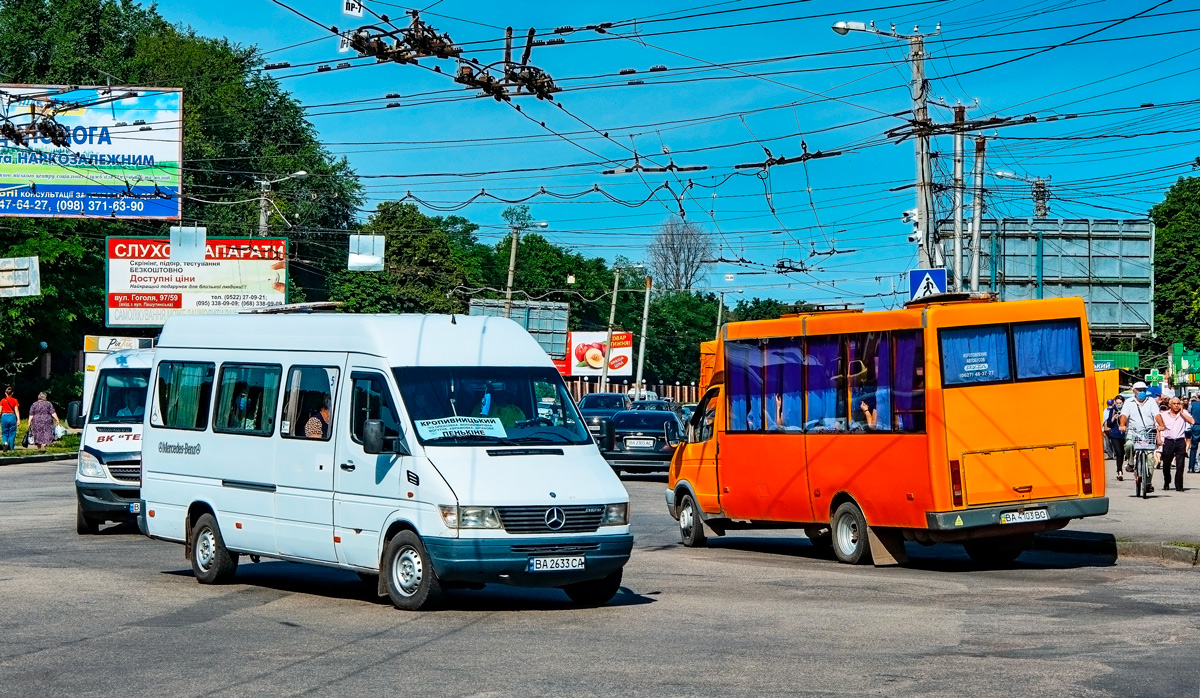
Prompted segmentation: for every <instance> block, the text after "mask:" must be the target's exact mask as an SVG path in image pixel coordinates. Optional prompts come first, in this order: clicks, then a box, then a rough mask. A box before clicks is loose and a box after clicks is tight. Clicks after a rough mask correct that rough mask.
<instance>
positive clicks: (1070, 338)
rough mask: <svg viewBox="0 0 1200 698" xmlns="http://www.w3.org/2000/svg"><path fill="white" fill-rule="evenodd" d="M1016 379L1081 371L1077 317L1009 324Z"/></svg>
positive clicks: (1078, 374)
mask: <svg viewBox="0 0 1200 698" xmlns="http://www.w3.org/2000/svg"><path fill="white" fill-rule="evenodd" d="M1012 334H1013V355H1014V358H1015V359H1016V366H1017V380H1026V379H1031V378H1059V377H1064V376H1081V375H1083V343H1082V342H1081V341H1080V336H1079V334H1080V333H1079V321H1078V320H1074V319H1072V320H1051V321H1049V322H1023V323H1020V324H1017V325H1013V328H1012Z"/></svg>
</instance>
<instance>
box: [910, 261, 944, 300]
mask: <svg viewBox="0 0 1200 698" xmlns="http://www.w3.org/2000/svg"><path fill="white" fill-rule="evenodd" d="M945 292H946V270H945V269H913V270H911V271H909V272H908V299H909V300H910V301H915V300H917V299H918V298H924V297H926V296H934V295H937V294H939V293H945Z"/></svg>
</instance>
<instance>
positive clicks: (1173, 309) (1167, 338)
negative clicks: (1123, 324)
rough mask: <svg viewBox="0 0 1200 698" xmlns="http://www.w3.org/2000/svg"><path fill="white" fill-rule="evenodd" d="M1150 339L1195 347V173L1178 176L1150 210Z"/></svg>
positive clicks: (1198, 238)
mask: <svg viewBox="0 0 1200 698" xmlns="http://www.w3.org/2000/svg"><path fill="white" fill-rule="evenodd" d="M1150 217H1151V219H1152V220H1153V221H1154V227H1155V244H1154V331H1155V334H1156V335H1157V337H1156V341H1155V343H1156V344H1157V345H1159V346H1167V345H1170V344H1171V343H1173V342H1183V343H1184V344H1185V345H1187V346H1188V348H1193V349H1194V348H1195V347H1197V346H1200V256H1197V254H1196V251H1197V250H1198V249H1200V177H1188V178H1183V179H1180V180H1179V181H1178V182H1176V183H1175V185H1174V186H1172V187H1171V188H1170V189H1169V190H1168V191H1167V195H1166V197H1165V198H1164V199H1163V200H1162V202H1161V203H1159V204H1157V205H1156V206H1155V207H1154V208H1152V209H1150Z"/></svg>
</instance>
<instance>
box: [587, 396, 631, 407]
mask: <svg viewBox="0 0 1200 698" xmlns="http://www.w3.org/2000/svg"><path fill="white" fill-rule="evenodd" d="M579 406H580V407H581V408H584V409H589V410H623V409H625V398H623V397H621V396H620V395H584V396H583V399H582V400H580V401H579Z"/></svg>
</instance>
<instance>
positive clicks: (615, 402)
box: [579, 393, 629, 436]
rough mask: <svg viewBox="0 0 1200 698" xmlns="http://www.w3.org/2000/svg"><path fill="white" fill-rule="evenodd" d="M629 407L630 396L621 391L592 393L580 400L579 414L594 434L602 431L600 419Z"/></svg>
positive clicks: (609, 416)
mask: <svg viewBox="0 0 1200 698" xmlns="http://www.w3.org/2000/svg"><path fill="white" fill-rule="evenodd" d="M627 409H629V398H627V397H625V396H624V395H622V394H621V393H591V394H590V395H584V396H583V398H582V399H580V401H579V414H581V415H583V421H584V422H585V423H586V424H587V427H588V431H590V432H592V436H596V435H597V434H599V433H600V420H601V419H607V418H611V417H612V416H613V415H615V414H616V413H618V412H621V411H623V410H627Z"/></svg>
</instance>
